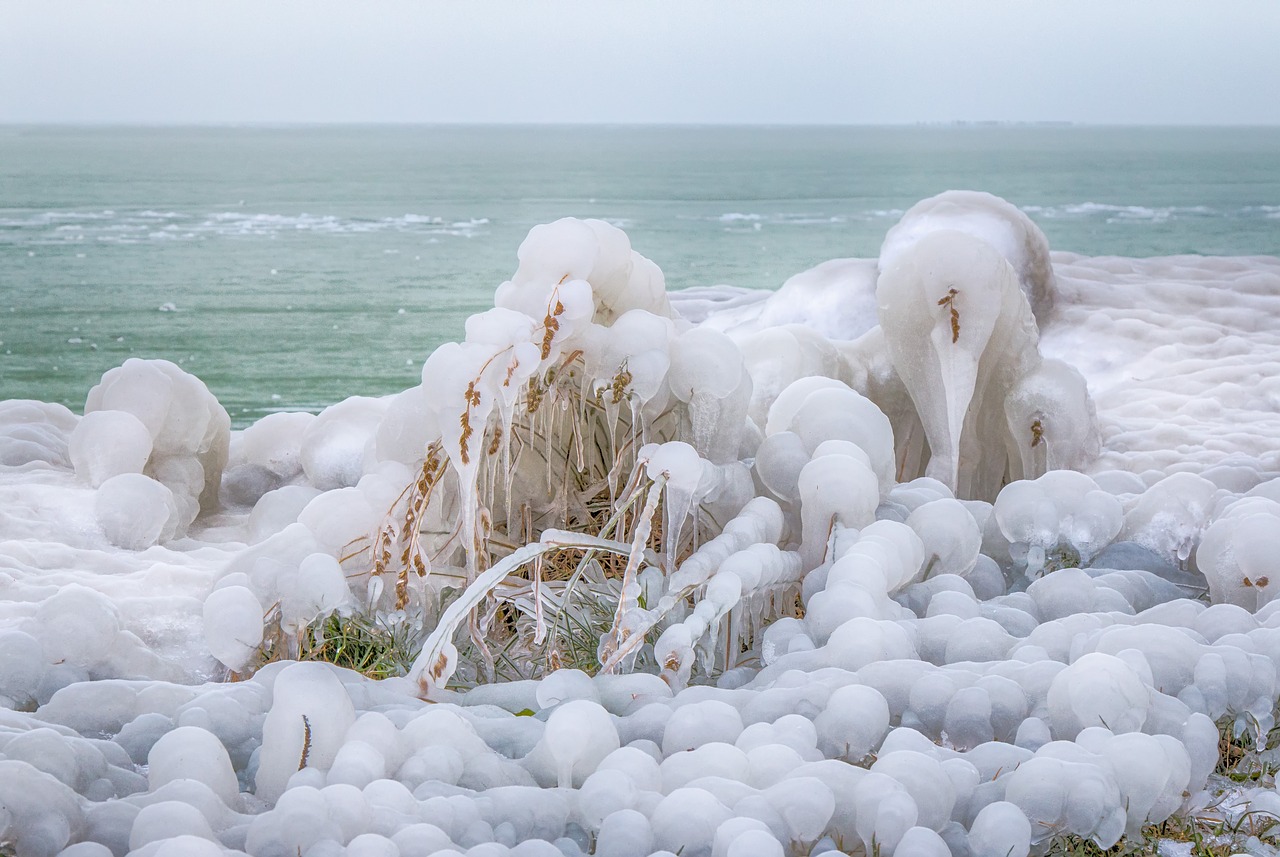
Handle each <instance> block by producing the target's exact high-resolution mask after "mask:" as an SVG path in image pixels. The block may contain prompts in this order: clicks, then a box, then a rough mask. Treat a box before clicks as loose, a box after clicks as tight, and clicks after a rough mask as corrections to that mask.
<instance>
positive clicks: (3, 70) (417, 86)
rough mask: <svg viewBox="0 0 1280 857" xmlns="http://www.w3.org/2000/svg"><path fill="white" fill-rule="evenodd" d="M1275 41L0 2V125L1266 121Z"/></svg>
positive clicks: (1133, 5)
mask: <svg viewBox="0 0 1280 857" xmlns="http://www.w3.org/2000/svg"><path fill="white" fill-rule="evenodd" d="M1278 45H1280V2H1278V0H1163V2H1149V0H876V1H875V2H871V0H839V2H836V0H775V2H760V1H759V0H681V2H669V0H645V2H640V0H411V2H410V0H361V2H357V0H348V2H336V1H335V0H217V2H213V1H212V0H111V2H108V0H0V122H5V123H62V122H68V123H145V124H152V123H159V124H170V123H313V122H314V123H320V122H370V123H373V122H377V123H381V122H405V123H431V122H450V123H455V122H457V123H463V122H484V123H491V122H500V123H580V122H591V123H716V124H718V123H731V124H904V123H906V124H910V123H917V122H954V121H1000V122H1014V121H1017V122H1040V121H1054V122H1079V123H1099V124H1188V125H1201V124H1211V125H1212V124H1226V125H1276V124H1280V97H1277V96H1276V95H1275V94H1274V93H1275V91H1276V88H1277V84H1280V49H1277V46H1278Z"/></svg>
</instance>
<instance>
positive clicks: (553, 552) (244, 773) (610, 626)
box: [0, 192, 1280, 857]
mask: <svg viewBox="0 0 1280 857" xmlns="http://www.w3.org/2000/svg"><path fill="white" fill-rule="evenodd" d="M519 260H520V261H519V266H518V269H517V271H516V272H515V274H514V275H513V276H512V278H511V280H510V281H509V282H507V283H504V284H502V285H501V286H499V287H498V289H497V292H496V295H495V306H494V309H492V310H490V311H488V312H485V313H481V314H478V315H476V316H473V317H472V318H471V320H470V321H469V322H468V324H467V327H466V331H465V334H464V337H463V339H462V341H460V342H458V343H451V344H448V345H445V346H442V347H441V348H440V349H438V350H437V351H436V352H435V353H434V354H433V355H432V356H431V357H430V358H429V359H428V360H427V362H426V364H425V365H424V367H423V376H422V384H421V385H420V386H416V387H414V388H411V389H409V390H406V391H404V392H403V393H401V394H398V395H396V396H391V397H385V398H378V399H375V398H365V397H354V398H352V399H348V400H346V401H344V402H340V403H337V404H335V405H333V406H331V407H330V408H328V409H326V410H325V411H324V412H322V413H321V414H319V415H318V416H317V415H311V414H303V413H283V414H273V415H271V416H269V417H266V418H264V419H262V420H260V421H259V422H257V423H255V424H254V425H252V426H250V427H249V428H247V429H245V430H243V431H232V430H231V429H230V422H229V420H228V419H227V414H226V411H225V410H224V409H223V408H222V406H221V405H220V404H219V403H218V401H217V399H216V398H215V397H214V396H213V395H212V394H210V393H209V391H208V390H207V389H206V388H205V386H204V385H203V383H201V382H200V381H199V379H197V378H196V377H194V376H192V375H190V374H188V373H186V372H184V371H183V370H181V369H179V368H178V367H177V366H174V365H173V364H170V363H167V362H164V361H141V360H131V361H129V362H127V363H126V364H124V365H123V366H121V367H118V368H117V369H113V370H111V371H110V372H108V373H107V374H106V375H104V376H103V378H102V381H101V382H100V383H99V384H98V385H96V386H95V387H94V388H93V389H92V390H90V391H87V400H86V406H85V414H84V416H79V415H76V414H74V413H72V412H71V411H69V410H67V409H66V408H63V407H61V406H58V405H52V404H47V403H40V402H31V401H5V402H0V852H3V853H8V851H12V852H13V853H14V854H16V855H18V857H44V855H56V854H66V855H69V857H95V855H96V857H103V855H107V854H115V855H123V854H126V853H132V854H138V855H149V857H178V855H182V857H185V855H197V857H198V855H205V854H211V855H212V854H223V853H232V854H241V853H245V854H249V855H253V857H259V855H262V857H266V855H289V857H295V855H304V857H331V855H344V854H345V855H389V857H394V855H404V857H408V855H418V854H446V855H447V854H468V855H473V857H490V855H501V854H508V853H510V854H513V855H528V857H537V856H538V855H545V857H557V855H565V857H574V855H581V854H597V855H602V856H603V857H630V855H645V854H663V855H667V854H680V855H683V857H691V855H713V857H751V856H752V855H784V854H820V853H830V854H838V853H844V854H851V855H860V854H869V853H873V850H874V851H875V853H879V854H881V855H885V857H888V855H899V857H914V855H923V857H931V855H939V857H941V855H948V854H953V855H971V857H1008V855H1014V857H1018V855H1023V857H1025V855H1028V854H1035V853H1042V852H1043V851H1044V850H1045V849H1046V848H1047V847H1048V844H1049V843H1050V842H1051V841H1052V840H1053V839H1054V837H1057V836H1060V835H1067V834H1071V835H1075V836H1079V837H1081V838H1084V839H1092V840H1093V841H1094V842H1096V843H1097V844H1098V845H1100V846H1102V847H1104V848H1106V847H1110V846H1111V845H1113V844H1114V843H1115V842H1117V841H1118V840H1119V839H1120V838H1121V837H1124V836H1130V837H1132V836H1136V835H1139V833H1140V832H1141V830H1142V828H1143V827H1144V826H1145V825H1148V824H1151V823H1158V822H1160V821H1163V820H1164V819H1166V818H1168V817H1170V816H1171V815H1174V814H1185V813H1189V812H1202V811H1206V807H1209V806H1210V805H1211V804H1216V805H1217V809H1215V810H1213V811H1216V812H1219V813H1221V814H1223V817H1225V818H1228V820H1231V819H1238V818H1239V817H1240V816H1241V814H1242V813H1243V812H1245V810H1246V808H1248V809H1249V810H1251V811H1253V812H1255V813H1261V814H1269V815H1272V816H1275V817H1277V818H1280V796H1277V794H1276V793H1275V790H1274V789H1272V788H1267V787H1263V786H1261V785H1257V786H1254V785H1233V784H1230V783H1225V782H1224V781H1222V780H1221V778H1219V777H1216V776H1215V775H1214V774H1213V771H1214V767H1215V764H1216V762H1217V760H1218V749H1219V740H1220V733H1219V730H1220V729H1224V730H1227V731H1230V732H1233V733H1234V734H1236V735H1239V736H1246V737H1247V736H1249V735H1253V736H1254V737H1255V739H1256V738H1257V737H1259V736H1261V737H1265V736H1266V735H1267V733H1268V731H1269V730H1270V729H1271V728H1272V727H1273V726H1275V723H1274V720H1273V717H1274V712H1275V708H1276V697H1277V689H1278V688H1277V667H1278V666H1280V606H1277V603H1276V601H1277V600H1276V599H1275V593H1277V592H1280V570H1277V569H1275V568H1274V557H1276V556H1277V555H1280V380H1277V379H1278V378H1280V259H1277V258H1273V257H1248V258H1243V257H1241V258H1213V257H1195V256H1178V257H1163V258H1152V259H1128V258H1115V257H1084V256H1079V255H1076V254H1072V253H1066V252H1053V253H1050V251H1049V248H1048V246H1047V243H1046V242H1045V240H1044V236H1043V235H1042V234H1041V233H1040V231H1039V230H1038V229H1037V228H1036V227H1035V226H1034V224H1033V223H1032V222H1031V221H1030V220H1029V219H1028V218H1027V217H1026V216H1025V215H1023V214H1022V213H1021V212H1019V211H1018V210H1017V209H1016V208H1014V207H1013V206H1012V205H1010V204H1009V203H1006V202H1004V201H1003V200H999V199H997V198H995V197H991V196H989V195H986V194H979V193H972V192H948V193H946V194H942V195H940V196H939V197H934V198H932V199H930V200H925V201H923V202H922V203H920V204H918V205H917V206H915V207H914V208H912V209H911V210H910V211H908V212H907V213H906V214H905V215H904V217H903V219H902V221H901V222H900V223H899V224H898V225H897V226H895V227H894V228H893V229H892V230H890V232H889V234H888V235H887V236H886V240H885V243H884V246H883V248H882V252H881V255H880V257H879V258H878V259H842V260H833V261H831V262H826V263H823V264H821V265H818V266H817V267H815V268H813V269H811V270H809V271H805V272H803V273H800V274H797V275H796V276H794V277H792V278H791V279H790V280H788V281H787V282H786V283H785V284H784V285H783V286H782V287H781V288H780V289H779V290H778V291H776V292H753V291H748V290H743V289H736V288H733V287H729V286H709V287H705V288H700V289H695V290H689V291H686V292H671V293H668V292H667V291H666V290H665V287H664V283H663V277H662V273H661V271H659V270H658V268H657V266H656V265H654V264H653V263H652V262H650V261H649V260H648V259H646V258H645V257H643V256H641V255H640V254H639V253H636V252H635V251H633V250H632V248H631V246H630V242H629V240H628V239H627V237H626V235H625V234H624V233H622V232H621V231H620V230H618V229H616V228H614V227H611V226H609V225H607V224H604V223H601V222H599V221H578V220H571V219H566V220H562V221H557V222H556V223H553V224H548V225H545V226H539V227H536V228H535V229H534V230H533V231H532V232H531V233H530V234H529V237H528V238H527V239H526V241H525V242H524V244H522V245H521V248H520V252H519ZM343 627H347V628H352V627H359V628H364V629H366V634H367V635H368V634H371V635H372V636H373V637H374V638H376V639H378V640H382V641H383V642H387V641H392V642H393V643H394V644H395V647H396V648H395V654H396V655H398V656H399V660H398V661H397V664H396V665H398V670H397V669H394V668H393V669H392V670H390V671H391V672H397V671H398V672H399V673H401V674H400V675H394V676H392V677H389V678H384V679H381V680H374V679H371V678H367V677H366V676H364V675H361V674H360V673H358V672H355V671H353V670H351V669H343V668H339V667H335V666H333V665H331V664H328V663H325V662H323V661H318V660H317V661H297V660H295V659H296V658H298V657H300V656H307V655H309V654H310V655H314V654H315V653H317V652H318V651H319V650H321V649H324V647H325V645H326V644H327V643H332V640H333V638H334V636H335V635H339V634H342V633H344V632H343V631H342V628H343ZM369 629H372V630H371V631H370V630H369ZM326 635H327V637H326ZM328 651H330V652H332V651H333V649H332V646H331V647H330V648H329V649H328ZM396 665H393V667H394V666H396ZM1271 761H1272V763H1273V764H1274V759H1272V760H1271ZM1224 794H1225V795H1226V797H1225V798H1224ZM1233 813H1234V815H1232V814H1233ZM1254 842H1255V843H1256V844H1252V845H1250V848H1252V849H1253V850H1255V851H1256V852H1257V853H1275V851H1274V850H1273V847H1272V846H1271V845H1267V844H1264V843H1262V842H1260V841H1258V840H1254ZM6 849H7V850H6ZM877 849H878V850H877Z"/></svg>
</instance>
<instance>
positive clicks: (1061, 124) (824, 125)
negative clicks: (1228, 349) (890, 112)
mask: <svg viewBox="0 0 1280 857" xmlns="http://www.w3.org/2000/svg"><path fill="white" fill-rule="evenodd" d="M0 128H8V129H12V128H155V129H163V128H221V129H235V128H245V129H291V128H298V129H302V128H688V129H693V128H753V129H799V128H814V129H844V128H867V129H870V128H1116V129H1119V128H1168V129H1173V128H1188V129H1189V128H1197V129H1207V128H1221V129H1224V130H1226V129H1250V128H1252V129H1277V128H1280V122H1255V123H1249V122H1240V123H1217V122H1215V123H1194V122H1079V121H1074V120H1069V119H1028V120H1012V119H1011V120H1003V119H952V120H918V121H913V122H751V121H745V122H684V121H660V122H648V121H635V122H626V121H623V122H620V121H588V120H564V121H497V120H465V121H431V120H397V119H378V120H356V119H350V120H349V119H324V120H256V119H255V120H217V119H209V120H180V121H152V120H91V119H86V120H75V119H56V120H22V119H4V118H0Z"/></svg>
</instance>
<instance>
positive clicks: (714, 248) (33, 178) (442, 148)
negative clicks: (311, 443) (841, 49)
mask: <svg viewBox="0 0 1280 857" xmlns="http://www.w3.org/2000/svg"><path fill="white" fill-rule="evenodd" d="M948 188H972V189H979V190H986V191H990V192H992V193H995V194H998V195H1000V196H1003V197H1005V198H1007V199H1009V200H1010V201H1012V202H1014V203H1016V204H1017V205H1019V206H1021V207H1023V208H1024V209H1025V210H1027V211H1028V213H1030V214H1031V216H1032V217H1033V218H1035V219H1036V221H1037V222H1038V223H1039V224H1040V226H1041V227H1042V228H1043V229H1044V231H1045V232H1046V234H1047V235H1048V237H1049V241H1050V244H1051V246H1052V247H1054V248H1055V249H1063V250H1074V251H1077V252H1082V253H1086V254H1091V255H1096V254H1117V255H1131V256H1152V255H1166V254H1177V253H1201V254H1208V255H1251V254H1268V255H1280V129H1187V128H1183V129H1169V128H1161V129H1155V128H1148V129H1144V128H1128V129H1115V128H1111V129H1104V128H1076V127H950V128H843V129H837V128H661V127H584V128H577V127H574V128H568V127H565V128H499V127H471V128H462V127H416V128H391V127H369V128H362V127H352V128H337V127H324V128H174V129H165V128H57V129H53V128H12V127H11V128H0V399H7V398H37V399H43V400H46V401H55V402H61V403H63V404H66V405H68V406H69V407H72V408H73V409H78V408H79V407H80V406H81V405H82V404H83V402H84V397H85V394H86V393H87V392H88V390H89V388H90V387H91V386H92V385H93V384H94V383H95V382H96V381H97V379H98V378H99V377H100V376H101V374H102V373H103V372H104V371H106V370H107V369H109V368H111V367H112V366H115V365H118V364H119V363H121V362H122V361H123V360H125V359H126V358H127V357H130V356H143V357H164V358H168V359H170V360H173V361H175V362H178V363H180V364H181V365H182V366H183V367H184V368H186V369H188V370H189V371H191V372H194V373H196V374H197V375H199V376H200V377H201V378H202V379H203V380H204V381H205V382H206V383H207V384H208V385H209V387H210V388H211V389H212V390H213V391H214V393H215V394H217V396H218V398H219V399H220V400H221V401H222V402H223V404H224V405H226V406H227V409H228V410H229V411H230V412H231V414H232V417H233V419H234V420H235V422H236V424H237V425H245V424H247V423H248V422H250V421H252V420H253V419H256V418H257V417H259V416H261V415H262V414H264V413H267V412H269V411H272V410H277V409H282V408H308V409H313V410H314V409H318V408H319V407H322V406H323V405H325V404H328V403H331V402H334V401H337V400H339V399H342V398H344V397H346V396H349V395H353V394H364V395H379V394H384V393H389V392H393V391H396V390H400V389H403V388H404V387H406V386H408V385H410V384H413V383H415V382H416V379H417V377H418V373H419V369H420V367H421V364H422V361H423V360H424V359H425V358H426V356H427V354H429V353H430V351H431V349H432V348H434V347H435V346H436V345H437V344H439V343H440V342H442V341H445V340H448V339H456V338H458V337H460V335H461V332H462V322H463V320H464V319H465V318H466V316H467V315H468V314H470V313H472V312H475V311H477V310H480V309H483V308H485V307H487V306H489V305H490V303H491V298H492V294H493V289H494V288H495V287H496V286H497V285H498V284H499V283H501V282H502V281H503V280H504V279H505V278H506V277H508V276H509V275H510V274H511V272H512V271H513V270H514V269H515V263H516V258H515V253H516V248H517V247H518V246H519V243H520V241H521V239H522V238H523V237H524V235H525V233H526V232H527V231H528V230H529V228H530V227H531V226H533V225H534V224H537V223H541V222H545V221H549V220H554V219H556V218H558V217H564V216H570V215H572V216H577V217H599V218H603V219H606V220H609V221H612V222H614V223H616V224H617V225H619V226H621V227H623V228H624V229H625V230H626V231H627V232H628V234H629V235H630V236H631V240H632V244H633V246H634V247H635V248H636V249H637V250H638V251H640V252H641V253H643V254H645V255H646V256H649V257H650V258H652V259H653V260H654V261H656V262H657V263H658V264H659V265H660V266H661V267H662V269H663V271H664V272H665V273H666V276H667V284H668V288H683V287H687V286H694V285H708V284H713V283H731V284H735V285H741V286H751V287H762V288H772V287H776V286H778V285H780V284H781V283H782V281H783V280H784V279H786V277H787V276H789V275H791V274H793V273H796V272H798V271H800V270H803V269H805V268H808V267H810V266H812V265H814V264H816V263H818V262H821V261H823V260H826V259H830V258H835V257H840V256H874V255H876V253H877V252H878V248H879V244H880V241H881V239H882V238H883V236H884V233H885V231H886V230H887V229H888V228H889V227H890V226H891V225H892V224H893V223H894V222H895V221H896V220H897V218H898V217H899V216H900V215H901V213H902V211H903V210H905V209H906V208H908V207H909V206H910V205H911V204H912V203H914V202H916V201H917V200H919V199H921V198H924V197H927V196H931V195H933V194H935V193H937V192H939V191H942V190H945V189H948ZM166 305H172V306H173V307H175V308H176V309H175V310H174V311H161V310H160V309H158V308H159V307H162V306H166ZM401 310H403V312H401Z"/></svg>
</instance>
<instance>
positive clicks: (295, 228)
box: [0, 209, 490, 244]
mask: <svg viewBox="0 0 1280 857" xmlns="http://www.w3.org/2000/svg"><path fill="white" fill-rule="evenodd" d="M489 225H490V220H489V218H487V217H471V218H466V219H451V218H444V217H439V216H436V215H429V214H415V213H410V214H403V215H400V216H398V217H381V218H359V217H343V216H339V215H333V214H309V213H306V212H303V213H301V214H269V213H262V212H243V211H214V212H209V213H203V214H191V213H182V212H177V211H158V210H154V209H144V210H141V211H116V210H113V209H106V210H103V211H45V212H37V213H31V214H22V215H17V216H14V215H9V216H3V217H0V242H14V243H26V244H64V243H79V242H94V241H96V242H102V243H115V244H136V243H141V242H144V241H174V240H187V241H191V240H201V239H207V238H223V237H233V238H234V237H262V238H275V237H278V236H281V235H287V234H296V233H300V232H303V233H312V234H335V235H358V234H368V233H407V234H417V235H429V236H450V237H458V238H472V237H474V236H476V235H479V234H482V233H483V232H484V231H485V230H486V228H487V227H488V226H489Z"/></svg>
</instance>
